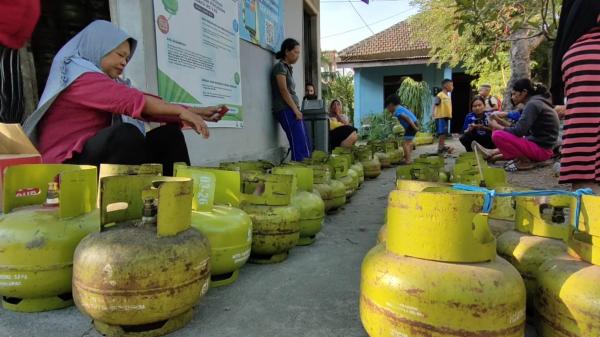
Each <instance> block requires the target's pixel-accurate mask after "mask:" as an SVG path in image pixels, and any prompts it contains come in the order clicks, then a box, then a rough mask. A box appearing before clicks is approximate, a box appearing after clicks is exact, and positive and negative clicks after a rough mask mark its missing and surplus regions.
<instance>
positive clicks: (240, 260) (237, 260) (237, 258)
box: [231, 249, 250, 264]
mask: <svg viewBox="0 0 600 337" xmlns="http://www.w3.org/2000/svg"><path fill="white" fill-rule="evenodd" d="M249 257H250V249H248V250H246V251H244V252H242V253H239V254H235V255H233V256H232V257H231V258H232V259H233V261H234V262H235V263H236V264H238V263H243V262H245V261H246V260H248V258H249Z"/></svg>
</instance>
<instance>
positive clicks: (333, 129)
mask: <svg viewBox="0 0 600 337" xmlns="http://www.w3.org/2000/svg"><path fill="white" fill-rule="evenodd" d="M356 132H357V130H356V128H355V127H353V126H352V125H350V119H349V118H348V116H347V115H345V114H344V111H343V110H342V102H341V101H340V100H339V99H334V100H333V101H331V104H329V147H330V148H331V149H332V150H333V149H335V148H336V147H345V148H352V146H354V143H356V141H358V134H357V133H356Z"/></svg>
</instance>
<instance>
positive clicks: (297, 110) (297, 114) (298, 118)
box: [294, 109, 304, 121]
mask: <svg viewBox="0 0 600 337" xmlns="http://www.w3.org/2000/svg"><path fill="white" fill-rule="evenodd" d="M294 114H295V115H296V119H297V120H299V121H301V120H302V118H304V115H302V112H300V110H299V109H294Z"/></svg>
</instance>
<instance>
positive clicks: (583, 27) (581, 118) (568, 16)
mask: <svg viewBox="0 0 600 337" xmlns="http://www.w3.org/2000/svg"><path fill="white" fill-rule="evenodd" d="M552 97H553V99H554V104H557V105H563V104H565V98H566V110H565V122H564V135H563V142H562V150H561V155H562V157H561V161H560V165H561V167H560V183H562V184H566V183H571V184H573V188H576V189H578V188H583V187H591V188H592V189H594V191H595V192H600V1H598V0H566V1H565V2H564V3H563V8H562V12H561V17H560V25H559V29H558V36H557V38H556V44H555V45H554V55H553V65H552Z"/></svg>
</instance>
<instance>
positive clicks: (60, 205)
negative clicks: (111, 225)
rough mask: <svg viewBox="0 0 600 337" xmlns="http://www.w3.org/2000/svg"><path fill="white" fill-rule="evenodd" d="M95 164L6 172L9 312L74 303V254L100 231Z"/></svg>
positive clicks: (1, 220)
mask: <svg viewBox="0 0 600 337" xmlns="http://www.w3.org/2000/svg"><path fill="white" fill-rule="evenodd" d="M96 174H97V170H96V167H94V166H77V165H19V166H11V167H8V168H6V171H5V173H4V190H3V199H4V207H3V212H4V215H0V253H1V254H0V295H1V296H2V304H3V306H4V308H5V309H9V310H13V311H20V312H39V311H46V310H54V309H60V308H64V307H68V306H70V305H72V304H73V297H72V294H71V278H72V272H73V253H74V252H75V248H76V247H77V245H78V244H79V242H80V241H81V239H83V238H84V237H85V236H86V235H88V234H89V233H93V232H97V231H99V230H100V216H99V213H98V209H97V208H96V196H97V180H96V179H97V177H96Z"/></svg>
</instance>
